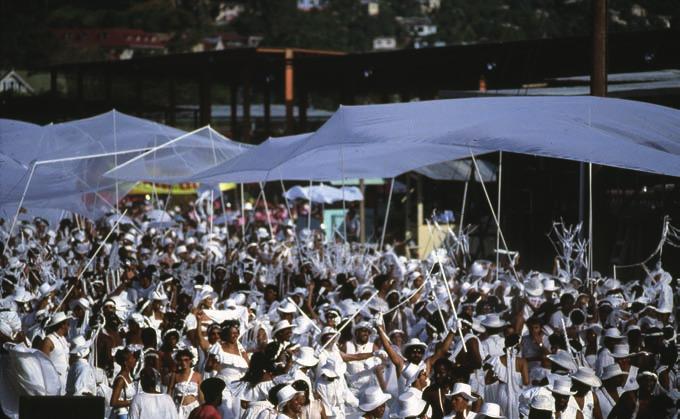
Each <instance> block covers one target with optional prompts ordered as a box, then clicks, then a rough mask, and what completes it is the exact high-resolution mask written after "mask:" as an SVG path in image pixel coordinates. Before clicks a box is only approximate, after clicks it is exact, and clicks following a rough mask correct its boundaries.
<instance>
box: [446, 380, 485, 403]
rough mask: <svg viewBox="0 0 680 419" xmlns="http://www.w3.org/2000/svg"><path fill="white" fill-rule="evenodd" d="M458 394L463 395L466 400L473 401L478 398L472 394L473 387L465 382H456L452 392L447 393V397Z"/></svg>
mask: <svg viewBox="0 0 680 419" xmlns="http://www.w3.org/2000/svg"><path fill="white" fill-rule="evenodd" d="M456 395H461V396H462V397H463V398H464V399H465V400H467V401H469V402H473V401H475V400H477V398H476V397H475V396H473V395H472V387H470V385H469V384H465V383H455V384H454V385H453V388H452V389H451V392H450V393H448V394H447V395H446V397H453V396H456Z"/></svg>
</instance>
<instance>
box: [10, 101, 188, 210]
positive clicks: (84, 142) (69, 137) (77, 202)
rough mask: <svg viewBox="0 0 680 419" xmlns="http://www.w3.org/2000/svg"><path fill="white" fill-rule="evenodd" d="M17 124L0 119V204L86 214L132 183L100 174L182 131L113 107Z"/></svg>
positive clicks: (102, 206) (109, 202)
mask: <svg viewBox="0 0 680 419" xmlns="http://www.w3.org/2000/svg"><path fill="white" fill-rule="evenodd" d="M5 126H9V127H10V128H11V127H15V128H14V129H5ZM16 127H17V124H15V123H14V122H8V121H7V120H0V153H1V154H3V155H5V156H7V157H9V158H11V159H12V160H11V162H9V161H8V160H5V163H7V164H8V166H10V169H11V170H3V178H4V179H3V182H2V183H0V187H1V189H0V205H5V204H8V203H13V204H18V203H20V202H21V203H22V206H25V207H30V208H59V209H64V210H68V211H72V212H76V213H79V214H81V215H84V216H87V217H90V218H97V217H99V216H100V215H102V214H103V213H104V212H105V211H107V210H110V209H111V208H112V207H115V203H116V201H117V199H119V198H121V197H123V196H125V194H126V193H127V192H128V191H129V190H130V189H131V187H132V183H124V182H118V181H116V180H113V179H109V178H105V177H103V176H102V175H103V173H105V172H106V171H108V170H109V169H111V168H112V167H116V166H118V165H119V164H121V163H123V162H125V161H127V160H129V159H131V158H133V157H135V156H137V155H139V154H140V153H142V152H144V151H147V150H148V149H150V148H155V147H158V146H159V145H161V144H164V143H166V142H168V141H170V140H172V139H174V138H177V137H179V136H181V135H183V134H185V132H184V131H181V130H178V129H175V128H171V127H168V126H165V125H162V124H159V123H156V122H152V121H147V120H145V119H141V118H136V117H133V116H129V115H125V114H122V113H120V112H117V111H115V110H114V111H110V112H107V113H105V114H101V115H97V116H94V117H91V118H86V119H80V120H76V121H70V122H64V123H59V124H50V125H46V126H44V127H39V126H33V125H27V126H23V127H21V126H20V127H19V128H16ZM22 197H23V198H24V199H23V201H22Z"/></svg>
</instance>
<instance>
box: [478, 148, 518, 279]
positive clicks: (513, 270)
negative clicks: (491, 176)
mask: <svg viewBox="0 0 680 419" xmlns="http://www.w3.org/2000/svg"><path fill="white" fill-rule="evenodd" d="M470 157H471V158H472V163H473V164H474V165H475V173H476V174H477V176H478V177H479V179H480V180H481V182H479V183H481V184H482V190H483V191H484V197H485V198H486V203H487V204H489V209H490V210H491V215H492V216H493V220H494V222H495V223H496V228H498V231H499V233H500V237H501V243H502V244H503V249H504V250H505V251H506V252H508V251H509V250H508V243H507V242H506V241H505V236H504V235H503V230H501V225H500V224H499V223H498V218H497V217H496V210H494V208H493V204H492V203H491V198H489V192H488V191H487V190H486V185H485V184H484V178H482V173H481V172H480V170H479V166H477V159H475V155H474V154H473V153H472V150H470ZM510 269H512V274H513V275H514V276H515V280H516V281H518V282H519V277H518V276H517V271H516V270H515V265H514V264H512V263H511V264H510Z"/></svg>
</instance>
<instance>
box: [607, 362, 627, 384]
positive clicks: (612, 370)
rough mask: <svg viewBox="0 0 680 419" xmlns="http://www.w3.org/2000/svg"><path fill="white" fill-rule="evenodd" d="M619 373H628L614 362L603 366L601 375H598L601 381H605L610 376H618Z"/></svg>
mask: <svg viewBox="0 0 680 419" xmlns="http://www.w3.org/2000/svg"><path fill="white" fill-rule="evenodd" d="M621 375H628V373H627V372H625V371H624V370H622V369H621V366H620V365H619V364H617V363H616V362H615V363H613V364H610V365H607V366H606V367H604V369H603V370H602V377H600V379H601V380H602V381H607V380H609V379H611V378H614V377H619V376H621Z"/></svg>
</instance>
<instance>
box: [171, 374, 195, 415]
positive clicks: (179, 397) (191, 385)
mask: <svg viewBox="0 0 680 419" xmlns="http://www.w3.org/2000/svg"><path fill="white" fill-rule="evenodd" d="M193 375H194V374H193V373H192V374H189V379H188V380H187V381H182V382H180V383H175V388H174V389H173V396H174V399H175V402H176V403H177V412H178V416H179V419H187V418H188V417H189V414H190V413H191V411H192V410H194V409H195V408H197V407H198V406H199V403H198V384H196V382H195V381H192V380H191V379H192V378H193ZM186 396H193V397H195V398H196V400H194V401H193V402H192V403H189V404H182V403H183V399H184V397H186Z"/></svg>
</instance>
